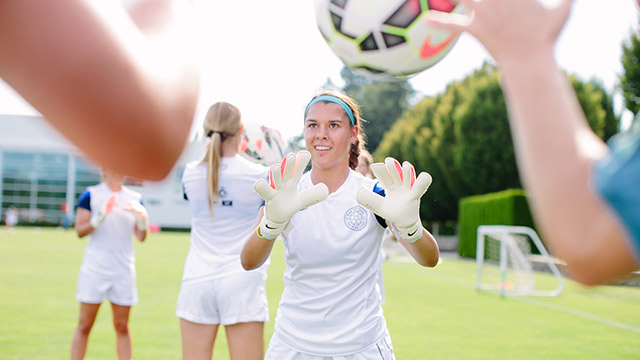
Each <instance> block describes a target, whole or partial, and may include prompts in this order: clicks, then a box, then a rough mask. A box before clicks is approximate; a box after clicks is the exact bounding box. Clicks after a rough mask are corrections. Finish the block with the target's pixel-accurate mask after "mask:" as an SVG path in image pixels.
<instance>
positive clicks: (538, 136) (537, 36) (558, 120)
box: [431, 0, 638, 284]
mask: <svg viewBox="0 0 640 360" xmlns="http://www.w3.org/2000/svg"><path fill="white" fill-rule="evenodd" d="M459 2H460V3H463V4H464V5H465V6H466V7H467V9H468V10H469V13H470V15H469V16H447V15H445V14H433V15H434V16H433V17H432V19H431V21H432V22H434V23H435V24H439V25H441V26H444V27H447V28H450V29H454V30H458V31H467V32H469V33H470V34H471V35H473V36H475V37H476V38H477V39H478V40H479V41H480V42H482V44H483V45H484V46H485V48H486V49H487V50H488V51H489V53H490V54H491V55H492V56H493V57H494V59H495V60H496V61H497V63H498V65H499V66H500V68H501V69H502V74H503V85H502V86H503V90H504V96H505V100H506V101H507V107H508V111H509V121H510V124H511V131H512V134H513V139H514V144H515V150H516V155H517V160H518V167H519V170H520V174H521V177H522V181H523V184H524V186H525V188H526V190H527V192H528V193H529V200H530V204H531V206H532V210H533V212H534V216H535V220H536V224H537V225H538V227H539V229H540V230H541V232H542V235H543V237H544V239H545V241H546V242H547V244H548V245H549V246H550V247H551V250H552V252H553V254H554V255H556V256H558V257H560V258H561V259H563V260H564V261H566V262H567V265H568V267H569V270H570V272H571V274H572V276H573V277H574V278H575V279H576V280H578V281H580V282H582V283H585V284H598V283H602V282H605V281H607V280H611V279H614V278H617V277H620V276H622V275H624V274H626V273H628V272H631V271H633V270H635V269H636V268H637V267H638V264H637V263H636V262H635V259H634V257H633V255H632V253H631V251H630V248H629V244H628V243H627V241H629V238H628V236H629V235H628V234H627V233H626V232H625V229H624V228H623V227H622V225H621V223H620V222H619V220H618V219H617V217H616V216H615V214H614V213H613V212H612V211H611V210H610V208H609V207H608V206H607V205H606V203H605V202H603V200H602V199H601V198H600V196H599V195H598V194H597V192H596V190H595V189H594V187H593V178H592V177H593V166H594V163H595V162H596V161H598V160H600V159H603V158H604V157H605V156H607V155H608V153H609V149H608V147H607V146H606V144H604V142H603V141H602V140H600V139H599V138H598V137H597V136H596V135H595V134H594V133H593V132H592V130H591V129H590V127H589V125H588V123H587V120H586V118H585V115H584V113H583V111H582V109H581V108H580V104H579V102H578V100H577V98H576V95H575V93H574V91H573V88H572V87H571V84H570V82H569V81H568V79H567V78H566V76H564V75H563V74H562V72H561V71H560V70H559V69H558V66H557V64H556V62H555V58H554V46H555V43H556V40H557V38H558V35H559V34H560V31H561V30H562V28H563V26H564V23H565V22H566V20H567V18H568V16H569V12H570V10H571V6H572V1H571V0H560V1H559V2H558V4H557V5H556V6H555V7H553V8H547V7H545V6H543V5H541V4H540V3H539V2H538V0H518V1H513V0H480V1H473V0H460V1H459Z"/></svg>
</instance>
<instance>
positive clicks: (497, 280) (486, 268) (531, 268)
mask: <svg viewBox="0 0 640 360" xmlns="http://www.w3.org/2000/svg"><path fill="white" fill-rule="evenodd" d="M477 236H478V238H477V245H476V246H477V249H476V250H477V251H476V265H477V281H476V288H477V289H478V290H494V291H498V292H499V293H500V295H501V296H508V295H509V296H511V295H516V296H518V295H519V296H556V295H558V294H560V293H561V292H562V289H563V288H564V278H563V276H562V273H561V272H560V270H558V268H557V266H556V265H555V263H554V262H553V261H552V259H551V256H550V255H549V253H548V252H547V250H546V249H545V247H544V245H543V244H542V241H541V240H540V238H539V237H538V235H537V234H536V232H535V231H534V230H533V229H531V228H529V227H525V226H505V225H481V226H478V235H477ZM534 249H535V250H537V251H534ZM554 278H555V279H554Z"/></svg>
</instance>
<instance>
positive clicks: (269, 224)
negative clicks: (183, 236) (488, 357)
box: [242, 92, 439, 360]
mask: <svg viewBox="0 0 640 360" xmlns="http://www.w3.org/2000/svg"><path fill="white" fill-rule="evenodd" d="M304 126H305V127H304V138H305V142H306V148H307V151H301V152H299V153H298V154H297V155H293V154H289V155H288V156H287V157H285V159H284V160H283V162H282V164H276V165H274V166H273V167H272V168H271V171H270V175H269V177H270V184H267V183H266V182H264V181H260V182H258V183H256V186H255V189H256V192H258V193H259V194H260V195H261V197H262V198H263V199H264V200H265V206H264V207H263V208H262V210H261V216H262V219H261V221H260V223H259V225H258V227H257V229H256V231H254V233H253V234H252V235H251V237H250V238H249V239H248V241H247V243H246V245H245V247H244V249H243V251H242V265H243V266H244V268H245V269H254V268H256V267H258V266H260V265H261V264H262V263H263V262H264V261H266V260H267V259H268V257H269V254H270V252H271V250H272V247H273V243H274V239H275V238H276V237H277V236H278V235H280V234H282V239H283V243H284V249H285V261H286V265H287V267H286V270H285V273H284V284H285V288H284V291H283V293H282V297H281V300H280V305H279V307H278V312H277V316H276V322H275V329H274V334H273V336H272V337H271V341H270V343H269V347H268V349H267V353H266V355H265V359H273V360H276V359H277V360H288V359H305V360H308V359H314V360H316V359H317V360H321V359H322V360H326V359H348V360H356V359H394V358H395V357H394V355H393V347H392V345H391V339H390V336H389V332H388V330H387V325H386V321H385V319H384V316H383V313H382V307H381V305H380V301H381V298H380V291H379V287H378V286H377V278H378V271H379V269H380V261H381V257H380V255H379V254H380V247H381V243H382V234H383V232H384V229H385V226H387V225H389V224H390V225H391V226H392V227H393V228H394V230H395V232H396V233H397V235H398V238H399V239H401V240H400V242H401V243H402V244H403V245H404V246H405V248H406V249H407V250H408V251H409V253H410V254H411V255H412V256H413V258H414V259H415V260H416V261H417V262H418V263H419V264H421V265H423V266H430V267H432V266H435V265H436V264H437V262H438V257H439V251H438V246H437V243H436V241H435V239H434V238H433V236H431V234H429V232H427V231H426V230H425V229H424V228H423V227H422V225H421V221H420V217H419V201H420V197H421V196H422V195H423V194H424V192H425V191H426V190H427V187H428V186H429V184H430V183H431V177H430V176H429V175H428V174H426V173H421V174H420V176H418V177H417V179H416V177H415V170H413V166H412V165H411V164H409V163H408V162H405V163H404V164H402V165H400V164H399V163H398V162H397V161H395V160H394V159H391V158H388V159H387V160H386V161H385V163H384V164H382V163H378V164H373V165H372V170H373V172H374V174H375V175H376V177H377V178H378V180H379V181H380V184H378V183H377V182H376V181H375V180H372V179H368V178H365V177H364V176H362V175H361V174H359V173H357V172H356V171H354V170H353V169H355V167H356V166H357V163H358V154H359V151H360V146H361V134H360V128H359V126H360V113H359V109H358V106H357V104H356V103H355V102H354V101H353V100H352V99H351V98H349V97H347V96H346V95H344V94H341V93H331V92H327V93H323V94H320V95H318V96H316V97H315V98H313V99H312V100H311V102H310V103H309V105H308V106H307V109H306V111H305V125H304ZM309 160H311V161H312V166H311V171H310V172H307V173H306V174H304V175H303V174H302V173H303V171H304V168H305V167H306V165H307V164H308V162H309ZM380 185H382V186H383V187H384V190H382V188H381V187H380ZM383 193H386V194H385V195H386V197H383V196H381V194H383ZM376 214H377V215H376ZM378 215H379V216H378ZM383 218H384V219H386V221H385V220H383Z"/></svg>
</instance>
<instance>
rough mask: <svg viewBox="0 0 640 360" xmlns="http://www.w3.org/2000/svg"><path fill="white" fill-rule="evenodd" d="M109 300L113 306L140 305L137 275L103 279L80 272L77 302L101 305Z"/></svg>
mask: <svg viewBox="0 0 640 360" xmlns="http://www.w3.org/2000/svg"><path fill="white" fill-rule="evenodd" d="M104 299H108V300H109V301H110V302H111V303H112V304H116V305H121V306H133V305H135V304H137V303H138V287H137V286H136V274H135V273H133V274H131V275H127V276H120V277H116V278H114V277H102V276H99V275H94V274H86V273H84V272H82V271H80V274H79V275H78V286H77V288H76V300H78V301H79V302H82V303H87V304H100V303H102V301H104Z"/></svg>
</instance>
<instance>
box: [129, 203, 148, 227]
mask: <svg viewBox="0 0 640 360" xmlns="http://www.w3.org/2000/svg"><path fill="white" fill-rule="evenodd" d="M124 209H125V210H127V211H128V212H130V213H132V214H133V216H135V218H136V227H137V228H138V230H142V231H144V230H147V220H148V219H149V213H148V212H147V208H145V207H144V206H143V205H142V204H141V203H140V202H139V201H135V200H131V201H129V202H128V203H127V207H125V208H124Z"/></svg>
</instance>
